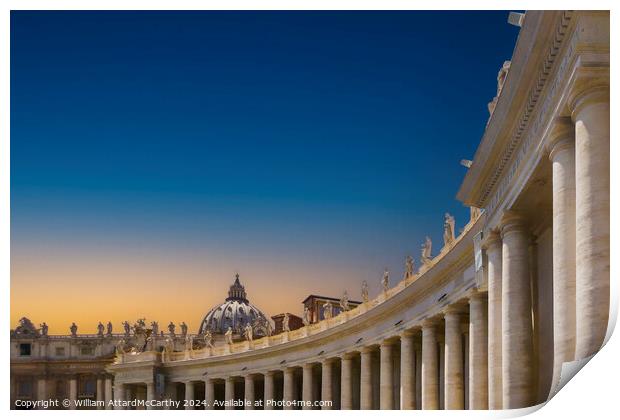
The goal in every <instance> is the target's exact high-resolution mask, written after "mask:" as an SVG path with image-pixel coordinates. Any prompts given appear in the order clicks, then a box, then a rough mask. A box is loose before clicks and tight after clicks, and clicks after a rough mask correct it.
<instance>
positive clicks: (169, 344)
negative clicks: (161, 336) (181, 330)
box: [163, 337, 174, 357]
mask: <svg viewBox="0 0 620 420" xmlns="http://www.w3.org/2000/svg"><path fill="white" fill-rule="evenodd" d="M173 351H174V341H172V338H170V337H166V341H165V344H164V348H163V352H164V354H166V355H167V356H168V357H170V354H171V353H172V352H173Z"/></svg>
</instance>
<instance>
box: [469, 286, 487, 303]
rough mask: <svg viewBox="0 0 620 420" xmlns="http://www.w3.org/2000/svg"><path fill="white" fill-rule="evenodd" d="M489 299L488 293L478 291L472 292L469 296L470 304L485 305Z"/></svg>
mask: <svg viewBox="0 0 620 420" xmlns="http://www.w3.org/2000/svg"><path fill="white" fill-rule="evenodd" d="M487 299H488V295H487V293H486V292H481V291H479V290H477V289H475V290H474V291H472V293H470V295H469V296H468V300H469V303H470V304H472V303H484V302H485V301H487Z"/></svg>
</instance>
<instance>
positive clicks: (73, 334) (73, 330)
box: [69, 322, 78, 337]
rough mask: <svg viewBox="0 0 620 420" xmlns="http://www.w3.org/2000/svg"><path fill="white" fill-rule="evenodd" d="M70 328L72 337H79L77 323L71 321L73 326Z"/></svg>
mask: <svg viewBox="0 0 620 420" xmlns="http://www.w3.org/2000/svg"><path fill="white" fill-rule="evenodd" d="M69 330H70V331H71V337H77V330H78V327H77V325H75V322H72V323H71V327H69Z"/></svg>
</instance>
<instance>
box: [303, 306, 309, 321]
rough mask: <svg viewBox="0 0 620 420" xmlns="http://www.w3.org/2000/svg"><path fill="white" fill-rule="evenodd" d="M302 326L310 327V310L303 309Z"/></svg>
mask: <svg viewBox="0 0 620 420" xmlns="http://www.w3.org/2000/svg"><path fill="white" fill-rule="evenodd" d="M304 325H305V326H308V325H310V308H308V307H307V306H306V307H304Z"/></svg>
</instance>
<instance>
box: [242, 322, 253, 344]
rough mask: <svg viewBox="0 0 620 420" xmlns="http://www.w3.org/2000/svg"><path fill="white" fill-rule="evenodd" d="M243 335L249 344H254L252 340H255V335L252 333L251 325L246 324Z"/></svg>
mask: <svg viewBox="0 0 620 420" xmlns="http://www.w3.org/2000/svg"><path fill="white" fill-rule="evenodd" d="M243 335H244V336H245V339H246V340H247V341H249V342H252V340H253V339H254V335H253V332H252V326H251V325H250V323H247V324H245V328H244V330H243Z"/></svg>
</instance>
